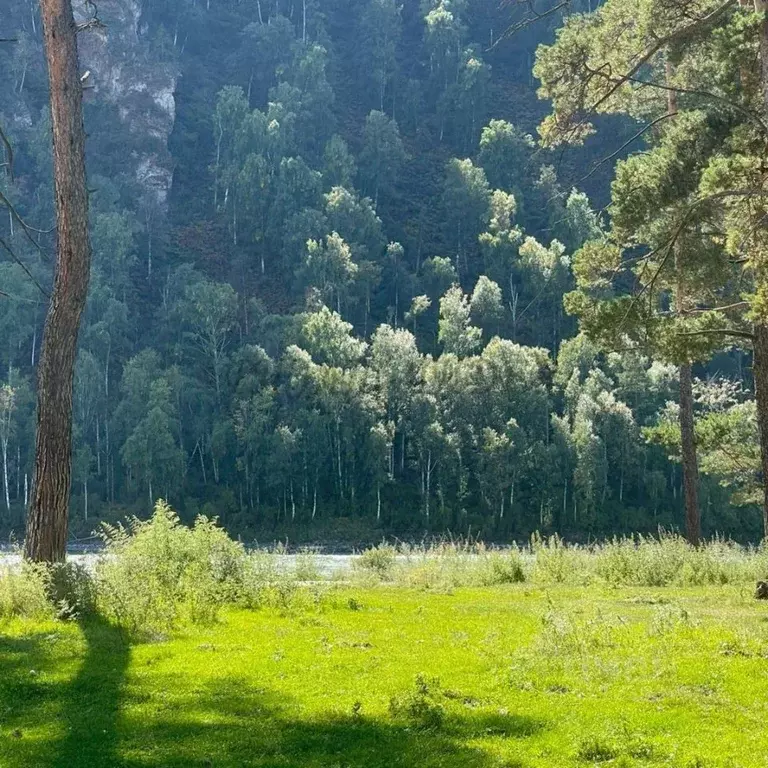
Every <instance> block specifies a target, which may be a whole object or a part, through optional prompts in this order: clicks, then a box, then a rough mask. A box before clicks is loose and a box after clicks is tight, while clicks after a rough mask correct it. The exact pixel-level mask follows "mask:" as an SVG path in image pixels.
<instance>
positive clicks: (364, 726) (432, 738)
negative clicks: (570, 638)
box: [122, 677, 545, 768]
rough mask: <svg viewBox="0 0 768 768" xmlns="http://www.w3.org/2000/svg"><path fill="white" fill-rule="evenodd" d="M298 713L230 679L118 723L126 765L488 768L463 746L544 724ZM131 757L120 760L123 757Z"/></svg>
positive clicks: (511, 718)
mask: <svg viewBox="0 0 768 768" xmlns="http://www.w3.org/2000/svg"><path fill="white" fill-rule="evenodd" d="M328 710H329V714H327V715H325V716H322V717H317V716H307V717H302V716H301V708H300V706H298V705H297V703H296V702H295V701H293V700H291V699H290V698H289V697H286V696H285V695H283V694H282V693H281V694H278V693H277V692H274V691H267V690H263V689H259V688H256V687H254V686H252V685H250V684H249V683H248V682H247V681H244V680H241V679H236V678H227V677H224V678H219V679H217V680H216V681H215V682H214V683H213V684H211V685H208V686H206V687H205V688H204V689H201V690H197V691H195V692H194V693H193V694H191V695H190V696H189V697H188V698H187V699H186V700H185V701H183V702H178V703H177V706H176V707H174V709H173V710H172V711H168V712H166V713H164V714H163V715H161V716H159V717H156V718H152V719H150V720H149V721H147V722H143V723H139V722H136V723H132V724H128V723H126V728H125V731H124V736H125V742H124V748H125V751H124V753H123V754H124V763H122V765H125V766H130V768H160V767H161V766H163V768H189V767H190V766H210V767H211V768H235V766H253V767H254V768H385V766H386V768H390V767H391V766H402V767H403V768H437V767H438V766H440V767H441V768H449V767H451V768H454V767H455V768H490V767H491V766H498V765H499V762H498V759H497V758H495V757H493V756H492V755H490V754H488V753H487V752H486V751H485V750H483V749H480V748H477V747H474V746H469V745H468V744H467V743H466V742H468V741H469V740H471V739H476V738H479V737H486V736H500V737H506V738H510V739H524V738H527V737H529V736H531V735H533V734H535V733H537V732H538V731H540V730H541V729H542V728H544V727H545V724H544V723H543V722H541V721H539V720H535V719H532V718H528V717H523V716H518V715H506V714H503V713H499V712H490V713H489V712H488V711H468V712H466V713H460V714H459V713H452V714H451V715H449V716H448V717H447V718H446V721H445V724H444V725H443V726H442V727H441V728H439V729H436V730H420V729H418V728H414V727H408V726H407V725H404V724H398V723H395V722H393V721H391V720H390V719H389V718H388V717H386V716H385V717H382V718H377V719H374V718H372V717H369V716H367V715H366V714H365V713H364V712H359V713H353V712H351V711H350V712H347V713H344V712H340V711H336V712H335V713H334V711H333V710H334V702H333V700H332V699H331V698H329V701H328ZM128 755H129V756H130V757H127V756H128Z"/></svg>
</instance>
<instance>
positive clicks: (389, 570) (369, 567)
mask: <svg viewBox="0 0 768 768" xmlns="http://www.w3.org/2000/svg"><path fill="white" fill-rule="evenodd" d="M396 558H397V549H395V547H393V546H392V545H391V544H379V546H378V547H372V548H371V549H366V550H365V552H363V553H362V554H361V555H360V557H358V558H357V559H356V560H355V561H354V566H353V567H354V568H355V569H356V570H360V571H363V572H365V573H371V574H374V575H375V576H377V577H378V578H379V579H381V580H382V581H389V580H391V579H392V576H393V572H394V569H395V562H396Z"/></svg>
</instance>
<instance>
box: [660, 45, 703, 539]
mask: <svg viewBox="0 0 768 768" xmlns="http://www.w3.org/2000/svg"><path fill="white" fill-rule="evenodd" d="M673 76H674V66H673V65H672V63H671V62H670V61H669V60H668V61H667V64H666V77H667V82H668V83H669V84H671V81H672V78H673ZM667 109H668V111H669V113H670V114H671V115H676V114H677V111H678V105H677V92H676V91H668V92H667ZM674 247H675V272H676V273H677V292H676V297H675V298H676V307H675V308H676V311H677V312H678V314H682V313H683V312H684V311H685V309H686V306H685V305H686V295H685V294H686V291H685V281H684V279H683V276H684V270H685V266H684V265H683V264H682V263H681V259H680V246H679V245H678V244H675V246H674ZM680 448H681V450H680V455H681V457H682V462H683V501H684V505H685V535H686V538H687V539H688V541H689V542H690V543H691V544H693V545H694V546H696V545H698V543H699V540H700V539H701V509H700V508H699V464H698V460H697V456H696V432H695V427H694V420H693V376H692V371H691V364H690V363H684V364H683V365H681V366H680Z"/></svg>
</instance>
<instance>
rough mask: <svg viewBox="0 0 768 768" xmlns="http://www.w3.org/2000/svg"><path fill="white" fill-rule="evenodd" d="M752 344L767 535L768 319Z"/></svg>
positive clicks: (767, 50)
mask: <svg viewBox="0 0 768 768" xmlns="http://www.w3.org/2000/svg"><path fill="white" fill-rule="evenodd" d="M755 11H757V12H758V13H763V14H764V16H763V21H762V23H761V25H760V64H759V73H760V93H761V95H762V97H763V113H764V116H768V0H755ZM753 346H754V359H753V374H754V378H755V401H756V405H757V424H758V430H759V434H760V458H761V466H762V483H763V536H764V537H766V538H768V322H766V320H762V321H761V322H758V323H756V324H755V328H754V342H753Z"/></svg>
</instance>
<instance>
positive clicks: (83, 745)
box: [0, 618, 130, 768]
mask: <svg viewBox="0 0 768 768" xmlns="http://www.w3.org/2000/svg"><path fill="white" fill-rule="evenodd" d="M81 629H82V633H83V637H84V640H85V645H86V647H85V655H84V657H83V659H82V661H81V662H80V663H79V667H78V669H77V672H76V673H75V675H74V677H72V678H71V679H69V680H67V679H62V678H63V677H64V676H65V674H66V670H65V669H62V667H63V666H64V665H65V664H66V662H67V661H69V660H70V659H72V660H73V659H74V658H75V657H76V656H77V654H78V652H79V651H80V647H79V646H78V647H77V649H76V650H75V649H74V648H73V650H72V652H71V654H70V652H69V648H68V647H66V648H62V647H61V646H59V644H60V643H63V642H66V641H67V639H68V638H67V637H66V635H65V634H64V633H61V632H49V633H45V632H43V633H35V634H33V635H27V636H24V637H19V638H11V637H2V636H0V766H2V768H31V767H32V766H34V768H70V766H76V765H83V766H97V765H103V766H117V765H119V764H120V763H119V756H118V754H117V744H118V714H119V709H120V699H121V688H122V685H123V680H124V677H125V672H126V669H127V667H128V661H129V653H130V648H129V646H128V644H127V643H126V642H125V640H124V638H123V636H122V633H121V632H120V631H119V630H118V629H116V628H115V627H113V626H111V625H110V624H108V623H107V622H105V621H103V620H101V619H98V618H93V619H90V620H89V621H87V622H84V623H83V624H82V625H81ZM72 642H73V643H74V640H72ZM75 663H76V662H75Z"/></svg>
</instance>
